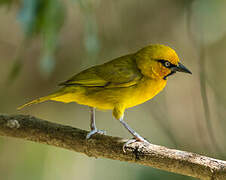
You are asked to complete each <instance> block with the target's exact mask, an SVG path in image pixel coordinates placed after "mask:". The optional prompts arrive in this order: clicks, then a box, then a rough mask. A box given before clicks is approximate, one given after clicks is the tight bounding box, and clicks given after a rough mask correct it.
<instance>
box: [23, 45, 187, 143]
mask: <svg viewBox="0 0 226 180" xmlns="http://www.w3.org/2000/svg"><path fill="white" fill-rule="evenodd" d="M176 71H180V72H185V73H190V74H191V72H190V71H189V70H188V69H187V68H186V67H185V66H183V65H182V64H181V63H180V62H179V58H178V56H177V54H176V52H175V51H174V50H173V49H171V48H170V47H168V46H165V45H159V44H155V45H149V46H146V47H144V48H142V49H140V50H139V51H137V52H135V53H132V54H128V55H125V56H122V57H119V58H116V59H113V60H111V61H109V62H107V63H104V64H101V65H96V66H93V67H91V68H88V69H86V70H84V71H82V72H80V73H78V74H76V75H74V76H73V77H71V78H70V79H69V80H67V81H65V82H63V83H60V84H59V85H60V86H62V88H61V89H59V90H58V91H56V92H55V93H52V94H50V95H48V96H45V97H41V98H38V99H35V100H33V101H31V102H29V103H27V104H25V105H23V106H20V107H19V108H18V109H21V108H23V107H25V106H27V105H31V104H36V103H40V102H43V101H47V100H52V101H60V102H64V103H69V102H76V103H78V104H82V105H87V106H89V107H90V109H91V122H90V128H91V131H90V132H89V133H88V134H87V137H86V138H87V139H88V138H90V137H91V136H92V135H93V134H95V133H101V134H103V133H104V132H103V131H101V130H98V129H97V127H96V125H95V108H98V109H103V110H112V111H113V116H114V117H115V118H116V119H117V120H119V122H121V123H122V125H123V126H124V127H125V128H126V129H127V130H128V131H129V132H130V133H131V134H132V135H133V137H134V138H135V140H137V141H143V142H147V141H146V140H145V139H144V138H143V137H142V136H140V135H139V134H138V133H136V132H135V131H134V130H133V129H132V128H131V127H130V126H129V125H128V124H127V123H126V122H125V121H124V120H123V115H124V111H125V109H127V108H130V107H133V106H136V105H139V104H142V103H144V102H145V101H148V100H150V99H152V98H153V97H154V96H155V95H157V94H158V93H159V92H160V91H161V90H162V89H163V88H164V87H165V86H166V83H167V79H168V77H169V76H170V75H173V74H175V73H176Z"/></svg>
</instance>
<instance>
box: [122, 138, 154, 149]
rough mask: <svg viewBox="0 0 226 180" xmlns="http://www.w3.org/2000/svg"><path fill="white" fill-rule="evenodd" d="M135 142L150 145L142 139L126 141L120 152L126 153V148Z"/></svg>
mask: <svg viewBox="0 0 226 180" xmlns="http://www.w3.org/2000/svg"><path fill="white" fill-rule="evenodd" d="M135 142H143V143H145V144H150V143H149V142H148V141H147V140H145V139H144V138H142V139H130V140H128V141H127V142H126V143H125V144H124V145H123V147H122V150H123V152H124V153H126V148H127V147H128V145H129V144H132V143H135Z"/></svg>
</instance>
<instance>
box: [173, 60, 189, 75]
mask: <svg viewBox="0 0 226 180" xmlns="http://www.w3.org/2000/svg"><path fill="white" fill-rule="evenodd" d="M173 70H174V71H179V72H184V73H189V74H192V72H191V71H190V70H188V69H187V68H186V67H185V66H184V65H183V64H181V63H180V62H179V63H178V66H176V67H174V69H173Z"/></svg>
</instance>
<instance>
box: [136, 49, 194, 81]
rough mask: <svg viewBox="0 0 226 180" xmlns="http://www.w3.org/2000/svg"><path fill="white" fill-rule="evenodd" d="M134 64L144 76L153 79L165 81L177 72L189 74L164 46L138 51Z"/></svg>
mask: <svg viewBox="0 0 226 180" xmlns="http://www.w3.org/2000/svg"><path fill="white" fill-rule="evenodd" d="M135 58H136V63H137V65H138V68H139V69H140V70H141V72H142V74H143V75H144V76H147V77H149V78H153V79H165V80H166V79H167V78H168V77H169V76H170V75H172V74H175V73H176V72H177V71H179V72H185V73H189V74H191V71H189V70H188V69H187V68H186V67H185V66H184V65H182V64H181V63H180V62H179V58H178V56H177V54H176V52H175V51H174V50H173V49H172V48H170V47H168V46H165V45H159V44H155V45H149V46H146V47H144V48H142V49H140V50H139V51H138V52H137V53H136V54H135Z"/></svg>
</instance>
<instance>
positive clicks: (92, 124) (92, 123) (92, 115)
mask: <svg viewBox="0 0 226 180" xmlns="http://www.w3.org/2000/svg"><path fill="white" fill-rule="evenodd" d="M90 129H91V131H90V132H89V133H88V134H87V135H86V139H89V138H90V137H91V136H92V135H94V134H96V133H99V134H106V132H105V131H102V130H98V129H97V127H96V122H95V108H93V107H90Z"/></svg>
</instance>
